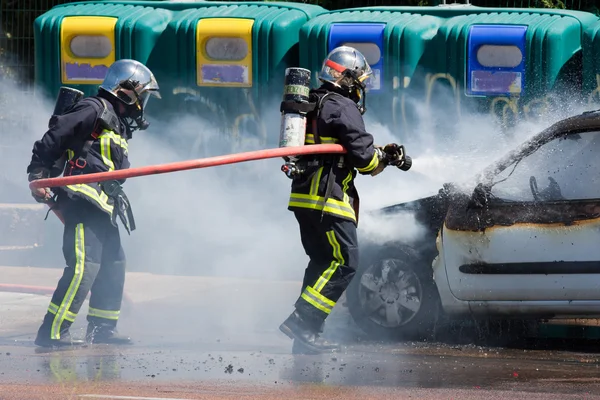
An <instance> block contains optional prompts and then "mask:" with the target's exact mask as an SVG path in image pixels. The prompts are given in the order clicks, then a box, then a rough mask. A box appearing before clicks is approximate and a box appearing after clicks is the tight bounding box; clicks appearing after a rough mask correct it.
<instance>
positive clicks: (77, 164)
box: [64, 132, 99, 176]
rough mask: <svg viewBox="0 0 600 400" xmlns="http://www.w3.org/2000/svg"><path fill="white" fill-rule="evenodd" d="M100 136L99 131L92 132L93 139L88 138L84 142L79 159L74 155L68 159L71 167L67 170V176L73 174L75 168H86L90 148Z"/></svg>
mask: <svg viewBox="0 0 600 400" xmlns="http://www.w3.org/2000/svg"><path fill="white" fill-rule="evenodd" d="M98 136H99V135H98V133H96V132H94V133H92V134H91V137H92V139H89V140H86V141H85V142H84V143H83V146H82V147H81V149H80V150H79V153H78V157H77V159H75V157H73V159H71V160H69V161H68V163H69V165H70V168H69V171H68V172H66V171H65V172H66V173H65V174H64V175H65V176H69V175H72V174H73V169H74V168H79V169H83V168H85V166H86V165H87V161H86V159H87V156H88V153H89V151H90V149H91V148H92V145H93V144H94V140H96V139H98Z"/></svg>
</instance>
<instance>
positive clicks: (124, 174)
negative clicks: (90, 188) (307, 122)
mask: <svg viewBox="0 0 600 400" xmlns="http://www.w3.org/2000/svg"><path fill="white" fill-rule="evenodd" d="M345 152H346V150H345V149H344V147H343V146H341V145H339V144H316V145H310V146H298V147H280V148H275V149H264V150H256V151H249V152H245V153H237V154H227V155H222V156H216V157H209V158H200V159H197V160H189V161H180V162H174V163H169V164H160V165H150V166H147V167H138V168H129V169H125V170H117V171H109V172H98V173H93V174H86V175H75V176H68V177H61V178H47V179H39V180H36V181H32V182H31V183H30V184H29V187H30V188H31V189H37V188H46V187H48V188H51V187H60V186H66V185H74V184H81V183H92V182H103V181H108V180H113V179H115V180H117V179H126V178H134V177H137V176H146V175H158V174H165V173H170V172H177V171H185V170H190V169H197V168H207V167H216V166H219V165H226V164H235V163H241V162H246V161H254V160H262V159H266V158H278V157H285V156H296V155H306V154H342V153H345ZM49 205H50V206H52V205H53V204H50V203H49ZM53 211H54V213H55V214H56V216H57V217H58V218H59V219H60V220H61V221H62V222H63V223H64V220H63V217H62V215H61V214H60V211H58V210H53ZM28 290H29V292H34V293H39V292H43V293H52V291H53V289H49V288H38V287H30V286H22V285H10V286H7V285H4V286H0V291H19V292H27V291H28Z"/></svg>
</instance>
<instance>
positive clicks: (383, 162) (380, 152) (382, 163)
mask: <svg viewBox="0 0 600 400" xmlns="http://www.w3.org/2000/svg"><path fill="white" fill-rule="evenodd" d="M375 153H376V154H377V159H378V160H379V163H378V164H377V167H375V169H374V170H373V171H372V172H371V176H375V175H379V174H380V173H381V172H382V171H383V170H384V169H385V167H387V165H388V163H387V159H386V153H385V151H384V148H383V147H381V146H375Z"/></svg>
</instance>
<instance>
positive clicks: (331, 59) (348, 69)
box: [319, 46, 373, 113]
mask: <svg viewBox="0 0 600 400" xmlns="http://www.w3.org/2000/svg"><path fill="white" fill-rule="evenodd" d="M371 75H373V70H372V69H371V66H370V65H369V63H368V62H367V59H366V58H365V56H364V55H363V54H362V53H361V52H360V51H358V50H356V49H355V48H354V47H350V46H339V47H336V48H335V49H333V50H332V51H331V52H329V54H328V55H327V57H326V58H325V60H324V61H323V65H322V67H321V71H320V72H319V80H320V81H322V82H329V83H331V84H333V85H334V86H336V87H339V88H341V89H343V90H344V91H348V95H349V96H350V98H352V100H354V101H355V102H356V103H359V102H360V101H361V99H362V101H363V104H362V105H360V104H359V108H360V109H361V112H363V113H364V111H365V108H364V97H365V90H366V86H365V81H366V80H367V79H368V78H369V77H370V76H371Z"/></svg>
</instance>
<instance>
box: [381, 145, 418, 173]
mask: <svg viewBox="0 0 600 400" xmlns="http://www.w3.org/2000/svg"><path fill="white" fill-rule="evenodd" d="M383 151H384V152H385V154H386V161H387V163H388V165H393V166H394V167H396V168H398V169H401V170H402V171H408V170H409V169H410V167H412V158H410V157H409V156H407V155H406V151H405V149H404V146H403V145H398V144H395V143H392V144H388V145H386V146H385V147H384V148H383Z"/></svg>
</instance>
